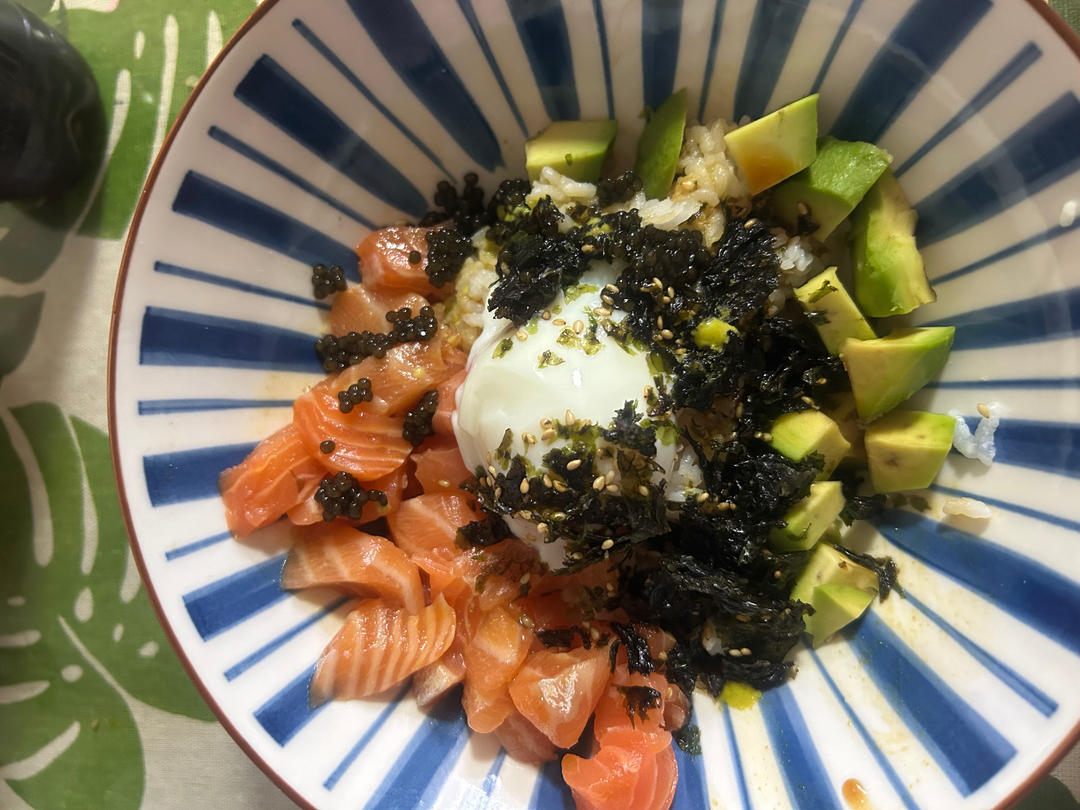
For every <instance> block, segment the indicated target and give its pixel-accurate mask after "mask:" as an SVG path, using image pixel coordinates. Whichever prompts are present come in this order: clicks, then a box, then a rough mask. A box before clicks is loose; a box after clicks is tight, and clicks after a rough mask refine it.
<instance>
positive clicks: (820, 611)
mask: <svg viewBox="0 0 1080 810" xmlns="http://www.w3.org/2000/svg"><path fill="white" fill-rule="evenodd" d="M873 601H874V594H873V592H871V591H864V590H863V589H862V588H856V587H854V586H853V585H842V584H840V583H838V582H834V583H830V584H827V585H819V586H818V587H816V588H814V592H813V593H812V594H811V595H810V604H811V605H813V607H814V615H813V616H806V617H805V618H804V620H803V621H804V622H805V623H806V632H807V633H809V634H810V635H811V636H812V637H813V639H814V646H815V647H818V646H820V645H821V643H822V642H823V641H825V640H826V639H828V638H829V637H830V636H832V635H833V634H834V633H836V631H838V630H841V629H843V628H844V627H847V626H848V625H849V624H851V623H852V622H853V621H855V620H856V619H857V618H859V617H860V616H862V615H863V613H865V612H866V609H867V608H869V607H870V604H871V603H872V602H873Z"/></svg>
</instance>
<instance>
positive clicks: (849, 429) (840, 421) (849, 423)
mask: <svg viewBox="0 0 1080 810" xmlns="http://www.w3.org/2000/svg"><path fill="white" fill-rule="evenodd" d="M821 412H822V413H824V414H825V415H826V416H828V417H829V418H830V419H832V420H833V421H834V422H836V426H837V427H838V428H840V433H841V435H843V437H844V438H845V439H846V440H847V443H848V444H850V445H851V449H850V450H848V452H847V455H845V456H844V458H843V459H842V462H843V461H865V460H866V448H865V447H864V446H863V430H862V426H861V425H860V424H859V409H858V408H857V407H856V406H855V397H854V395H852V394H851V392H850V391H841V392H840V393H837V394H833V395H832V402H831V403H830V404H829V405H822V406H821Z"/></svg>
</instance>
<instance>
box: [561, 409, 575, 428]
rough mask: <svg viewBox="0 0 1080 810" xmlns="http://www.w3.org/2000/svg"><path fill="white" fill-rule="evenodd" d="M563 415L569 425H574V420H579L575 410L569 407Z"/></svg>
mask: <svg viewBox="0 0 1080 810" xmlns="http://www.w3.org/2000/svg"><path fill="white" fill-rule="evenodd" d="M563 417H564V419H565V420H566V424H568V425H572V424H574V422H576V421H577V417H576V416H575V415H574V412H573V411H572V410H570V409H569V408H567V409H566V413H565V414H563Z"/></svg>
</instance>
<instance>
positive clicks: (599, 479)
mask: <svg viewBox="0 0 1080 810" xmlns="http://www.w3.org/2000/svg"><path fill="white" fill-rule="evenodd" d="M605 486H607V481H605V480H604V476H602V475H598V476H596V478H595V479H594V480H593V482H592V488H593V489H595V490H596V491H597V492H599V491H600V490H602V489H603V488H604V487H605Z"/></svg>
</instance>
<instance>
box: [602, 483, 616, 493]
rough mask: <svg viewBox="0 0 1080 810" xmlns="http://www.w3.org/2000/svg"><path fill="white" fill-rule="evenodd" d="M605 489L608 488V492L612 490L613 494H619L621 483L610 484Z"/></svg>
mask: <svg viewBox="0 0 1080 810" xmlns="http://www.w3.org/2000/svg"><path fill="white" fill-rule="evenodd" d="M604 489H605V490H607V491H608V492H610V493H611V494H612V495H618V494H619V485H618V484H608V485H607V486H606V487H604Z"/></svg>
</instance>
